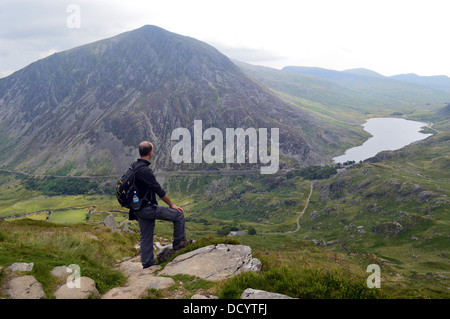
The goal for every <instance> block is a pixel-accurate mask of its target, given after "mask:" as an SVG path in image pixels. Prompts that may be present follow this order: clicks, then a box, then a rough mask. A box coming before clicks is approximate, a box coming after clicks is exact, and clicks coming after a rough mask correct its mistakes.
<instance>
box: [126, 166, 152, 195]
mask: <svg viewBox="0 0 450 319" xmlns="http://www.w3.org/2000/svg"><path fill="white" fill-rule="evenodd" d="M145 167H146V165H145V164H144V165H141V167H139V168H138V169H135V168H133V165H131V166H130V169H131V170H132V171H133V172H134V177H133V184H134V181H135V180H136V175H137V173H138V172H139V171H141V170H142V169H143V168H145ZM147 195H148V190H147V192H146V193H145V195H144V197H143V198H142V199H143V200H144V199H145V200H146V201H148V202H149V200H148V198H147Z"/></svg>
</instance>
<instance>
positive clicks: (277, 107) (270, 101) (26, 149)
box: [0, 26, 321, 174]
mask: <svg viewBox="0 0 450 319" xmlns="http://www.w3.org/2000/svg"><path fill="white" fill-rule="evenodd" d="M194 120H203V129H206V128H208V127H217V128H219V129H221V130H222V132H223V134H224V135H225V128H227V127H230V128H238V127H242V128H244V129H245V128H249V127H255V128H262V127H266V128H269V129H270V128H279V132H280V133H279V135H280V152H281V154H282V155H285V156H287V157H290V158H294V159H295V160H296V161H297V162H299V163H301V164H302V165H306V164H308V163H315V162H317V161H319V160H321V157H320V156H319V153H320V147H319V146H318V145H320V137H319V138H318V139H316V137H314V133H311V132H312V130H309V133H308V134H309V135H307V134H305V132H304V130H303V128H305V127H307V128H311V127H314V119H313V118H312V117H311V116H309V115H308V114H307V113H306V112H303V111H302V110H300V109H299V108H295V107H294V106H292V105H290V104H287V103H285V102H283V101H281V100H280V99H279V98H278V97H276V96H275V95H274V94H273V93H271V92H270V91H269V90H268V89H267V88H266V87H264V86H263V85H261V84H259V82H257V81H256V80H253V79H251V78H249V77H248V76H247V75H245V74H244V73H243V72H242V71H241V70H240V69H239V68H238V67H237V66H236V65H235V64H233V63H232V62H231V61H230V60H229V59H228V58H227V57H226V56H224V55H222V54H221V53H220V52H218V51H217V50H216V49H215V48H213V47H211V46H209V45H207V44H205V43H203V42H200V41H198V40H195V39H192V38H189V37H185V36H181V35H177V34H174V33H171V32H168V31H166V30H163V29H161V28H159V27H155V26H144V27H142V28H140V29H137V30H134V31H130V32H126V33H123V34H120V35H118V36H115V37H113V38H110V39H105V40H102V41H98V42H95V43H91V44H87V45H84V46H81V47H77V48H74V49H71V50H68V51H64V52H60V53H56V54H53V55H51V56H49V57H47V58H45V59H42V60H39V61H37V62H34V63H32V64H30V65H29V66H27V67H25V68H23V69H21V70H19V71H17V72H15V73H13V74H12V75H10V76H8V77H6V78H3V79H0V134H1V137H0V166H2V167H8V168H13V169H18V170H22V171H29V172H36V173H53V174H54V173H59V174H61V173H63V174H108V173H118V172H122V171H123V170H124V169H125V168H126V167H127V165H129V163H130V162H132V161H133V160H135V159H136V157H137V156H138V153H137V150H136V148H137V145H138V144H139V142H140V141H141V140H150V141H152V142H154V145H155V158H154V166H155V168H157V169H163V170H168V169H173V168H176V166H175V165H174V163H173V162H172V161H171V158H170V154H171V147H172V146H173V145H174V142H173V141H172V142H171V141H170V136H171V133H172V131H173V129H175V128H177V127H185V128H188V129H189V130H190V131H191V133H192V132H193V125H194ZM224 140H225V139H224ZM316 141H318V142H316ZM185 168H186V167H185Z"/></svg>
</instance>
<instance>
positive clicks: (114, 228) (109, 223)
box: [100, 214, 117, 232]
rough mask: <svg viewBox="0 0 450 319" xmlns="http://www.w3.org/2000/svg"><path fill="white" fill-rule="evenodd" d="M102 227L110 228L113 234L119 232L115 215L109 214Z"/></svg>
mask: <svg viewBox="0 0 450 319" xmlns="http://www.w3.org/2000/svg"><path fill="white" fill-rule="evenodd" d="M100 225H103V226H106V227H108V228H110V229H111V230H112V231H113V232H116V231H117V223H116V220H115V218H114V215H113V214H109V215H108V216H106V218H105V219H103V220H102V222H101V223H100Z"/></svg>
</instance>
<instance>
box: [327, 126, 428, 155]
mask: <svg viewBox="0 0 450 319" xmlns="http://www.w3.org/2000/svg"><path fill="white" fill-rule="evenodd" d="M427 125H428V124H427V123H423V122H417V121H411V120H405V119H402V118H371V119H368V120H367V121H366V122H365V123H364V124H363V125H362V126H363V127H364V130H365V131H367V132H368V133H370V134H371V135H372V136H371V137H370V138H369V139H368V140H367V141H365V142H364V144H362V145H361V146H357V147H352V148H350V149H348V150H347V151H346V152H345V154H344V155H341V156H337V157H335V158H333V161H334V162H335V163H344V162H346V161H355V162H356V163H358V162H359V161H364V160H365V159H368V158H370V157H373V156H375V155H376V154H378V153H379V152H381V151H394V150H398V149H400V148H402V147H404V146H406V145H408V144H411V143H412V142H415V141H420V140H423V139H425V138H427V137H428V136H431V135H432V134H424V133H420V130H421V128H422V127H424V126H427Z"/></svg>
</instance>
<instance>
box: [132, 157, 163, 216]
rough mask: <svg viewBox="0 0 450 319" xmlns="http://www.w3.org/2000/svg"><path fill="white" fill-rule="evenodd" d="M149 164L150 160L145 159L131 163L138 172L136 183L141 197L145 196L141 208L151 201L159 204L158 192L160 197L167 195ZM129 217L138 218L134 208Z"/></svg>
mask: <svg viewBox="0 0 450 319" xmlns="http://www.w3.org/2000/svg"><path fill="white" fill-rule="evenodd" d="M149 165H150V162H149V161H147V160H144V159H138V160H137V161H136V162H134V163H133V164H131V168H133V170H134V171H135V172H137V174H136V180H135V185H136V188H137V189H138V195H139V197H140V198H144V196H145V198H144V199H143V202H142V206H141V208H143V207H145V206H147V205H149V203H150V204H155V205H158V202H157V201H156V196H155V194H157V195H158V196H159V197H160V198H163V197H164V195H166V192H165V191H164V190H163V189H162V188H161V185H159V183H158V181H157V180H156V178H155V175H153V171H152V170H151V169H150V167H148V166H149ZM129 219H130V220H137V218H136V215H134V212H133V210H132V209H130V213H129Z"/></svg>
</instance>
